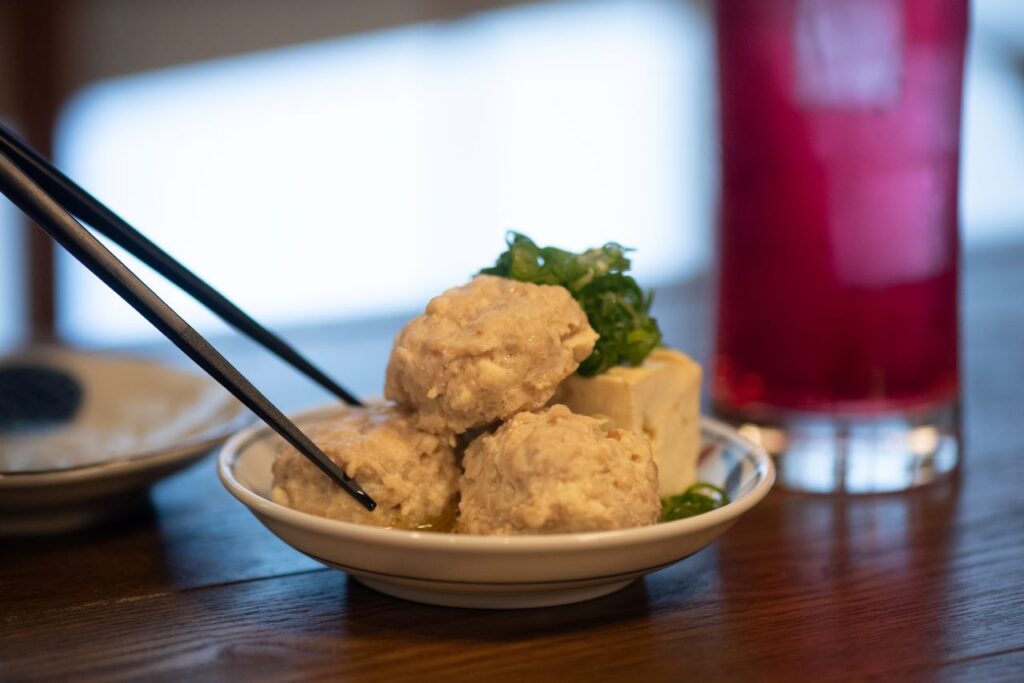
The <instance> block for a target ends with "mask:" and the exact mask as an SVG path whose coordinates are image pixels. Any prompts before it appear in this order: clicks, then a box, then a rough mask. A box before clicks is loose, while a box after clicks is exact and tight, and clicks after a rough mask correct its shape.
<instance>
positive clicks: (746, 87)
mask: <svg viewBox="0 0 1024 683" xmlns="http://www.w3.org/2000/svg"><path fill="white" fill-rule="evenodd" d="M716 12H717V17H716V19H717V38H718V60H719V85H720V98H721V99H720V105H721V138H722V206H721V225H720V234H719V240H720V241H719V288H718V295H719V297H718V320H717V341H716V350H715V359H714V370H713V386H712V396H713V402H714V406H715V410H716V412H717V413H719V414H720V415H721V416H723V417H725V418H727V419H729V420H731V421H733V422H735V423H738V424H740V425H741V429H742V430H743V431H744V433H746V434H747V435H748V436H750V437H752V438H754V439H755V440H758V441H760V442H761V443H762V444H763V445H764V446H765V447H766V448H767V449H768V450H769V451H770V452H772V453H773V455H775V456H776V464H777V466H778V473H779V482H780V484H782V485H783V486H787V487H789V488H795V489H801V490H808V491H820V492H834V491H845V492H876V491H892V490H899V489H904V488H908V487H911V486H916V485H919V484H924V483H927V482H929V481H931V480H933V479H934V478H936V477H937V476H939V475H941V474H943V473H946V472H949V471H951V470H952V469H953V468H954V467H955V466H956V464H957V462H958V459H959V453H960V446H959V409H958V405H959V403H958V397H959V379H958V325H957V282H958V261H959V247H958V235H957V233H958V230H957V224H958V217H957V215H958V210H957V187H958V179H957V176H958V166H959V158H960V144H959V143H960V103H961V91H962V81H963V60H964V47H965V42H966V36H967V24H968V2H967V0H718V2H717V3H716Z"/></svg>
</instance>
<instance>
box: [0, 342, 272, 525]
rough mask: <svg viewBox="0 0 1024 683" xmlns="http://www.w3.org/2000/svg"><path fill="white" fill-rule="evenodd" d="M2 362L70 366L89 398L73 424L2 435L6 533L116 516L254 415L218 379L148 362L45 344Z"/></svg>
mask: <svg viewBox="0 0 1024 683" xmlns="http://www.w3.org/2000/svg"><path fill="white" fill-rule="evenodd" d="M2 362H3V363H15V362H17V363H21V364H25V363H30V364H32V365H44V366H48V367H54V368H57V369H60V370H62V371H65V372H68V373H70V375H71V376H72V377H74V378H75V380H76V381H78V382H79V383H80V384H81V385H82V387H83V394H84V401H83V405H82V406H81V408H80V409H79V410H78V411H77V414H76V415H75V416H74V417H73V419H71V420H69V421H68V422H67V423H62V424H58V425H54V426H52V427H47V428H45V429H40V430H38V431H24V432H14V433H2V434H0V535H34V534H43V533H59V532H65V531H73V530H75V529H78V528H81V527H84V526H88V525H89V524H92V523H95V522H98V521H100V520H102V519H105V518H108V517H110V516H112V515H114V514H116V513H118V512H120V511H122V510H124V509H126V508H128V507H130V506H132V505H134V504H135V503H136V502H138V501H139V500H140V499H141V498H142V497H143V496H144V495H145V493H146V491H147V490H148V488H149V486H150V485H152V484H153V483H154V482H156V481H157V480H159V479H161V478H163V477H166V476H168V475H170V474H173V473H174V472H177V471H179V470H181V469H183V468H185V467H187V466H188V465H190V464H192V463H194V462H196V461H197V460H198V459H200V458H202V457H203V456H204V455H206V454H208V453H209V452H210V451H212V450H213V449H214V448H216V447H217V446H218V445H220V444H221V443H223V442H224V440H225V439H227V438H228V436H230V435H231V434H233V433H235V432H236V431H237V430H239V429H241V428H242V427H244V426H245V425H246V424H248V423H249V422H250V421H251V419H252V417H251V415H250V414H249V412H248V411H246V410H245V408H244V407H243V406H242V405H241V404H240V403H239V402H238V401H236V400H235V399H234V398H233V397H232V396H231V395H230V394H228V393H227V392H226V391H224V390H223V389H221V387H220V386H219V385H218V384H217V383H216V382H214V381H213V380H211V379H209V378H208V377H206V376H204V375H199V374H196V373H191V372H183V371H180V370H176V369H173V368H170V367H167V366H165V365H162V364H159V363H155V362H152V361H148V360H142V359H138V358H131V357H126V356H115V355H106V354H95V353H82V352H77V351H69V350H63V349H44V350H34V351H33V352H31V353H30V354H22V355H21V356H18V357H13V358H11V359H4V360H3V361H2Z"/></svg>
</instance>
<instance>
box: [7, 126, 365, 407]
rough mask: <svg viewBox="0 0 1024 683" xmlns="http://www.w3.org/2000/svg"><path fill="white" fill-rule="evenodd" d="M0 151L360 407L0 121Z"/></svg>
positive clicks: (75, 211)
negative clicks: (0, 123)
mask: <svg viewBox="0 0 1024 683" xmlns="http://www.w3.org/2000/svg"><path fill="white" fill-rule="evenodd" d="M0 153H3V154H5V155H7V156H8V157H9V158H10V159H11V161H13V162H14V163H15V164H16V165H17V166H18V168H20V169H21V171H22V172H23V173H25V174H26V175H28V176H29V177H30V178H31V179H32V180H34V181H35V182H36V184H37V185H39V186H40V187H41V188H42V189H43V190H44V191H45V192H46V193H47V194H49V195H50V196H51V197H53V198H54V199H55V200H57V203H58V204H59V205H60V206H62V207H63V208H64V209H65V210H66V211H68V212H69V213H71V214H72V215H73V216H75V217H76V218H78V219H79V220H80V221H83V222H85V223H88V224H89V225H91V226H92V227H93V228H95V229H96V230H97V231H98V232H100V233H101V234H103V235H106V236H107V237H109V238H110V239H111V240H113V241H114V242H115V243H117V244H118V245H120V246H121V247H123V248H124V249H126V250H127V251H128V252H129V253H130V254H132V255H133V256H135V257H136V258H138V259H139V260H141V261H142V262H143V263H145V264H146V265H147V266H149V267H151V268H152V269H153V270H155V271H156V272H158V273H160V275H162V276H164V277H165V278H167V279H168V280H169V281H171V282H172V283H174V284H175V285H177V286H178V287H180V288H181V289H183V290H184V291H186V292H188V293H189V294H190V295H191V296H192V297H193V298H195V299H196V300H197V301H199V302H200V303H201V304H203V305H204V306H206V307H207V308H208V309H210V310H211V311H213V312H214V313H215V314H216V315H218V316H219V317H220V318H221V319H222V320H223V321H224V322H226V323H228V324H229V325H231V326H232V327H234V328H235V329H236V330H238V331H239V332H241V333H242V334H245V335H246V336H248V337H249V338H250V339H252V340H254V341H256V342H257V343H259V344H262V345H263V346H264V347H266V348H267V349H269V350H270V351H271V352H273V353H275V354H276V355H277V356H279V357H280V358H282V359H283V360H285V361H286V362H288V363H290V364H291V365H292V366H293V367H294V368H296V369H297V370H299V371H300V372H302V373H303V374H304V375H306V376H307V377H309V378H310V379H312V380H313V381H314V382H316V383H317V384H319V385H320V386H322V387H324V388H325V389H327V390H328V391H330V392H331V393H333V394H334V395H335V396H337V397H338V398H340V399H341V400H342V401H344V402H345V403H348V404H350V405H362V404H361V402H360V401H359V399H358V398H356V397H355V396H354V395H353V394H352V393H351V392H349V391H348V390H347V389H345V388H344V387H342V386H341V385H340V384H338V383H337V382H335V381H334V380H332V379H331V378H330V377H328V376H327V375H326V374H324V373H323V372H321V371H320V370H319V369H318V368H316V367H315V366H314V365H313V364H312V363H310V362H309V361H308V360H306V359H305V358H304V357H303V356H301V355H300V354H299V353H298V352H297V351H295V349H293V348H292V347H291V346H289V345H288V344H287V343H286V342H285V341H284V340H282V339H281V338H280V337H278V336H277V335H275V334H274V333H273V332H271V331H270V330H268V329H266V328H265V327H263V326H262V325H260V324H259V323H258V322H256V321H255V320H253V319H252V318H251V317H249V315H248V314H246V313H245V311H243V310H242V309H240V308H238V306H236V305H235V304H233V303H231V301H229V300H228V299H227V298H226V297H224V295H222V294H221V293H220V292H218V291H217V290H215V289H214V288H213V287H211V286H210V285H209V284H207V283H206V282H205V281H204V280H202V279H200V278H199V277H198V276H197V275H196V274H195V273H193V272H192V271H190V270H189V269H188V268H186V267H185V266H183V265H182V264H181V263H179V262H178V261H176V260H175V259H174V257H172V256H171V255H170V254H168V253H167V252H165V251H164V250H163V249H161V248H160V247H158V246H157V245H156V244H154V243H153V242H151V241H150V240H149V238H147V237H146V236H145V235H143V234H142V233H141V232H139V231H138V230H136V229H135V228H133V227H132V226H131V225H129V224H128V223H127V222H126V221H125V220H124V219H122V218H121V217H120V216H118V215H117V214H116V213H114V212H113V211H111V210H110V208H108V207H107V206H106V205H104V204H103V203H102V202H100V201H99V200H98V199H96V198H95V197H93V196H92V195H91V194H89V193H88V192H86V191H85V190H84V189H82V187H80V186H79V185H78V184H77V183H75V182H74V181H73V180H71V179H70V178H68V177H67V176H65V175H64V174H63V173H61V172H60V170H59V169H57V168H56V167H55V166H54V165H53V164H51V163H50V162H49V161H47V160H46V158H44V157H43V156H42V155H41V154H39V153H38V152H36V151H35V150H34V149H32V148H31V147H29V146H28V145H27V144H25V143H24V142H22V141H21V140H19V139H18V138H17V136H15V135H14V134H13V133H12V132H11V131H9V130H7V129H6V128H5V127H4V126H2V125H0Z"/></svg>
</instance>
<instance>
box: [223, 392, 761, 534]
mask: <svg viewBox="0 0 1024 683" xmlns="http://www.w3.org/2000/svg"><path fill="white" fill-rule="evenodd" d="M343 408H344V406H341V405H337V404H333V405H331V406H321V407H318V408H312V409H309V410H304V411H300V412H297V413H293V414H292V415H290V416H289V417H290V419H293V420H301V419H305V418H310V417H315V416H317V415H319V414H324V413H330V412H332V411H335V410H338V409H343ZM700 427H701V429H702V430H708V431H710V432H712V433H714V434H716V435H717V436H719V437H722V438H723V440H724V441H726V442H734V443H738V444H740V445H741V446H742V447H743V448H744V450H745V452H747V453H748V454H750V455H751V456H753V459H754V462H755V464H756V467H757V470H758V471H759V472H760V474H761V479H760V481H759V482H758V483H757V484H756V485H755V486H754V488H752V489H751V490H750V491H749V492H747V493H746V494H745V495H743V496H742V497H741V498H739V499H737V500H734V501H731V502H730V503H728V504H727V505H724V506H722V507H720V508H718V509H716V510H712V511H710V512H705V513H703V514H700V515H696V516H694V517H689V518H686V519H679V520H675V521H672V522H662V523H660V524H651V525H647V526H641V527H632V528H629V529H615V530H611V531H588V532H579V533H563V534H531V535H522V536H483V535H475V534H455V533H437V532H424V531H409V530H405V529H384V528H379V527H373V526H369V525H365V524H356V523H353V522H343V521H340V520H334V519H327V518H325V517H320V516H318V515H313V514H310V513H306V512H300V511H298V510H293V509H291V508H289V507H286V506H284V505H280V504H278V503H275V502H273V501H271V500H268V499H266V498H264V497H263V496H261V495H260V494H258V493H256V492H255V491H252V490H250V489H249V488H248V487H246V486H245V485H243V484H242V483H241V482H240V481H239V480H238V479H237V477H235V473H234V465H235V463H236V462H237V459H238V455H239V454H240V453H241V451H242V450H243V448H244V447H245V446H246V445H248V444H249V443H250V442H251V441H253V440H255V439H257V438H262V437H263V436H264V435H265V434H266V433H267V432H270V431H272V430H271V428H270V427H268V426H266V425H265V424H263V423H262V422H257V423H256V424H253V425H250V426H249V427H247V428H245V429H242V430H241V431H239V432H238V433H236V434H234V435H233V436H232V437H230V438H229V439H228V440H227V441H226V442H225V443H224V444H223V445H222V446H221V447H220V450H219V451H218V453H217V476H218V478H219V479H220V481H221V484H222V485H223V486H224V487H225V488H226V489H227V490H228V492H229V493H230V494H231V495H232V496H234V497H235V498H236V499H237V500H238V501H240V502H241V503H242V504H243V505H245V506H246V507H248V508H249V510H250V511H251V512H253V513H254V514H256V515H258V516H260V517H268V518H270V519H272V520H273V521H275V522H277V523H280V524H285V525H288V526H290V527H293V528H298V529H303V530H305V531H309V532H315V533H318V534H322V535H327V536H332V537H334V538H339V539H345V540H350V541H359V542H363V543H368V544H373V545H377V546H380V547H390V548H403V549H405V548H409V547H410V546H413V547H416V548H419V549H422V550H440V551H446V550H447V551H452V552H472V553H475V552H480V551H488V552H495V551H497V552H503V553H514V554H516V553H533V552H537V551H552V550H561V551H565V550H571V549H582V548H587V549H594V550H597V549H602V548H606V547H614V546H618V545H621V544H623V543H648V542H659V541H664V540H666V539H670V538H673V537H676V536H680V535H689V534H693V533H698V532H700V531H704V530H707V529H711V528H714V527H717V526H719V525H721V524H726V523H729V522H731V521H734V520H735V519H737V518H739V517H740V516H741V515H743V514H744V513H746V512H747V511H748V510H750V508H752V507H754V506H755V505H757V504H758V503H759V502H761V500H762V499H763V498H764V497H765V496H766V495H767V494H768V491H770V490H771V488H772V485H773V484H774V482H775V466H774V463H773V462H772V459H771V457H770V456H769V455H768V454H767V452H765V450H764V449H763V448H762V447H761V446H759V445H758V444H756V443H754V442H753V441H751V440H750V439H747V438H746V437H744V436H743V435H741V434H739V433H738V432H737V431H736V430H735V429H733V428H732V427H731V426H729V425H727V424H726V423H724V422H722V421H720V420H717V419H714V418H711V417H707V416H704V415H701V416H700Z"/></svg>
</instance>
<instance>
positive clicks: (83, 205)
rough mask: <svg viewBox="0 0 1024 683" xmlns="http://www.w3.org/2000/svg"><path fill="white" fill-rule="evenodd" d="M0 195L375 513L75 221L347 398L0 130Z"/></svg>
mask: <svg viewBox="0 0 1024 683" xmlns="http://www.w3.org/2000/svg"><path fill="white" fill-rule="evenodd" d="M0 192H3V194H5V195H6V196H7V197H8V198H9V199H10V200H11V201H12V202H13V203H14V204H15V205H16V206H17V207H18V208H19V209H21V210H22V211H23V212H24V213H25V214H26V215H27V216H28V217H29V218H31V219H32V220H33V221H34V222H35V223H36V224H37V225H39V226H40V227H41V228H42V229H43V230H45V231H46V232H47V233H48V234H49V235H50V236H51V237H52V238H53V239H54V240H55V241H57V242H58V243H59V244H60V245H61V246H63V247H64V248H65V249H66V250H67V251H68V252H69V253H71V255H72V256H74V257H75V258H76V259H78V260H79V261H80V262H81V263H82V264H83V265H85V267H86V268H88V269H89V270H91V271H92V272H93V274H94V275H96V276H97V277H98V278H100V280H102V281H103V282H104V283H106V285H107V286H109V287H110V288H111V289H113V290H114V291H115V292H116V293H117V294H118V295H119V296H120V297H121V298H122V299H124V300H125V301H127V302H128V303H129V304H130V305H131V306H132V307H133V308H134V309H135V310H136V311H138V312H139V313H140V314H141V315H142V316H143V317H144V318H146V320H148V321H149V322H150V323H152V325H153V326H154V327H156V328H157V329H158V330H160V332H162V333H163V334H164V335H165V336H166V337H167V338H168V339H170V340H171V342H172V343H174V345H175V346H177V347H178V348H179V349H181V350H182V351H184V352H185V354H186V355H187V356H188V357H189V358H191V359H192V360H193V361H194V362H195V363H196V365H198V366H199V367H200V368H202V369H203V370H204V371H205V372H206V373H207V374H209V375H210V376H211V377H212V378H213V379H215V380H217V382H219V383H220V384H221V385H222V386H224V388H225V389H227V390H228V391H229V392H231V393H232V394H233V395H234V396H235V397H236V398H237V399H238V400H239V401H241V402H242V403H243V404H244V405H245V406H246V407H247V408H249V410H251V411H252V412H253V413H255V414H256V415H257V416H258V417H259V418H260V419H262V420H263V421H264V422H265V423H267V424H268V425H269V426H270V427H271V428H273V429H274V431H276V432H277V433H278V434H279V435H280V436H281V437H282V438H283V439H285V440H286V441H287V442H288V443H290V444H291V445H292V446H294V447H295V448H296V449H297V450H298V451H299V452H300V453H302V454H303V455H304V456H306V457H307V458H308V459H309V460H310V461H311V462H312V463H313V464H314V465H316V466H317V467H318V468H320V470H321V471H323V472H324V474H326V475H327V476H328V477H330V478H331V479H332V480H333V481H334V482H335V483H336V484H338V485H339V486H340V487H341V488H342V489H343V490H344V491H345V492H346V493H348V494H349V495H351V496H352V497H353V498H355V499H356V500H357V501H358V502H359V503H360V504H362V505H363V506H364V507H365V508H366V509H368V510H373V509H374V508H376V506H377V504H376V503H375V502H374V500H373V499H372V498H371V497H370V496H369V495H368V494H367V493H366V492H365V491H363V490H362V489H361V488H360V487H359V485H358V484H357V483H356V482H355V481H354V480H352V479H350V478H349V477H348V476H347V475H346V474H345V473H344V471H342V470H341V468H339V467H338V466H337V465H335V464H334V462H333V461H332V460H331V459H330V458H328V457H327V456H326V455H325V454H324V453H323V452H322V451H321V450H320V449H319V448H318V447H317V446H316V444H314V443H313V442H312V441H311V440H310V439H309V438H308V437H307V436H306V435H305V434H303V433H302V431H301V430H300V429H299V428H298V427H297V426H296V425H295V424H294V423H293V422H292V421H291V420H289V419H288V418H287V417H285V415H284V414H283V413H282V412H281V411H280V410H279V409H278V408H277V407H276V406H275V405H274V404H273V403H271V402H270V400H269V399H267V397H266V396H264V395H263V394H262V393H261V392H260V391H259V390H258V389H257V388H256V387H255V386H253V385H252V383H251V382H249V380H248V379H246V378H245V376H244V375H242V374H241V373H240V372H239V371H238V370H237V369H235V367H234V366H233V365H231V363H229V362H228V360H227V359H226V358H224V356H222V355H221V354H220V353H219V352H218V351H217V350H216V349H215V348H214V347H213V346H212V345H211V344H210V343H209V342H208V341H207V340H206V339H205V338H204V337H203V336H202V335H200V334H199V333H198V332H196V330H194V329H193V328H192V327H191V326H190V325H189V324H188V323H187V322H186V321H185V320H184V319H182V318H181V316H179V315H178V314H177V313H176V312H175V311H174V310H173V309H172V308H171V307H170V306H168V305H167V304H166V303H164V301H163V300H162V299H160V297H159V296H157V295H156V293H154V292H153V290H151V289H150V288H149V287H148V286H146V284H145V283H144V282H143V281H142V280H141V279H139V277H138V276H137V275H135V273H133V272H132V271H131V270H130V269H129V268H128V267H127V266H126V265H125V264H124V263H122V262H121V261H120V260H118V258H117V257H116V256H115V255H114V254H112V253H111V252H110V251H109V250H108V249H107V248H106V247H104V246H103V244H102V243H100V242H99V240H97V239H96V238H95V237H94V236H93V235H92V234H91V233H90V232H89V231H88V230H86V229H85V228H84V227H83V226H82V225H81V224H80V223H79V222H78V221H77V220H75V217H77V218H78V219H80V220H82V221H84V222H86V223H89V224H90V225H91V226H92V227H93V228H95V229H96V230H97V231H99V232H100V233H102V234H104V235H106V236H107V237H109V238H111V239H112V240H113V241H114V242H116V243H117V244H119V245H120V246H122V247H124V248H125V249H126V250H127V251H128V252H130V253H131V254H133V255H134V256H136V257H138V258H139V259H140V260H141V261H143V263H146V264H147V265H149V266H151V267H152V268H153V269H154V270H156V271H157V272H158V273H160V274H161V275H163V276H164V277H166V278H167V279H168V280H169V281H170V282H173V283H174V284H175V285H177V286H179V287H180V288H181V289H183V290H184V291H186V292H187V293H188V294H190V295H191V296H192V297H193V298H195V299H196V300H198V301H199V302H200V303H202V304H203V305H205V306H206V307H207V308H209V309H210V310H211V311H212V312H214V313H216V314H217V315H218V316H220V317H221V318H222V319H223V320H224V321H225V322H227V323H228V324H230V325H232V326H233V327H235V328H236V329H237V330H239V331H240V332H242V333H244V334H246V335H247V336H249V337H250V338H252V339H253V340H254V341H256V342H257V343H259V344H261V345H263V346H264V347H266V348H267V349H268V350H270V351H271V352H273V353H274V354H276V355H278V356H279V357H281V358H282V359H283V360H285V361H286V362H288V363H290V364H291V365H292V366H293V367H295V368H296V369H298V370H299V371H300V372H302V373H303V374H305V375H307V376H308V377H310V378H311V379H313V380H314V381H315V382H317V383H318V384H320V385H321V386H323V387H325V388H326V389H328V390H329V391H331V392H332V393H334V394H336V395H337V396H338V397H339V398H341V399H342V400H343V401H345V402H346V403H348V404H351V405H360V402H359V400H358V399H357V398H356V397H355V396H353V395H352V394H351V393H350V392H348V391H347V390H346V389H344V388H343V387H342V386H341V385H339V384H337V383H336V382H334V381H333V380H331V379H330V378H329V377H328V376H327V375H325V374H324V373H323V372H321V371H320V370H318V369H317V368H316V367H314V366H313V365H312V364H311V363H310V362H309V361H307V360H306V359H305V358H303V357H302V356H301V355H300V354H299V353H297V352H296V351H295V350H294V349H292V348H291V347H290V346H288V345H287V344H286V343H285V342H284V341H283V340H281V339H280V338H278V337H277V336H275V335H274V334H273V333H271V332H270V331H269V330H267V329H265V328H264V327H262V326H261V325H260V324H259V323H257V322H256V321H255V320H253V319H252V318H251V317H249V316H248V315H247V314H246V313H245V312H243V311H242V310H241V309H240V308H238V307H237V306H235V305H234V304H233V303H231V302H230V301H229V300H228V299H226V298H225V297H224V296H223V295H221V294H220V293H219V292H217V291H216V290H215V289H213V288H212V287H210V286H209V285H208V284H207V283H206V282H204V281H203V280H201V279H200V278H199V277H197V276H196V275H195V274H194V273H192V272H191V271H190V270H188V269H187V268H185V267H184V266H183V265H181V264H180V263H178V262H177V261H176V260H174V258H173V257H171V256H170V255H169V254H167V253H166V252H164V251H163V250H162V249H160V248H159V247H158V246H156V245H155V244H153V243H152V242H151V241H149V240H148V239H147V238H146V237H145V236H144V235H142V233H140V232H138V231H137V230H135V229H134V228H133V227H131V226H130V225H129V224H128V223H127V222H125V221H124V220H122V219H121V218H120V217H119V216H117V215H116V214H115V213H114V212H113V211H111V210H110V209H109V208H107V207H106V206H104V205H103V204H102V203H100V202H99V200H97V199H95V198H94V197H93V196H92V195H90V194H89V193H88V192H86V191H85V190H83V189H82V188H81V187H79V186H78V185H77V184H76V183H75V182H74V181H72V180H70V179H69V178H67V177H66V176H65V175H64V174H62V173H61V172H60V171H59V170H57V169H56V168H55V167H54V166H53V165H52V164H50V162H49V161H47V160H46V159H45V158H44V157H42V156H41V155H40V154H38V153H37V152H35V151H34V150H33V149H31V148H30V147H29V146H28V145H26V144H25V143H23V142H21V141H20V140H18V139H17V138H16V137H15V136H14V135H13V134H12V133H11V132H10V131H9V130H7V129H6V128H5V127H3V126H2V125H0Z"/></svg>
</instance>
